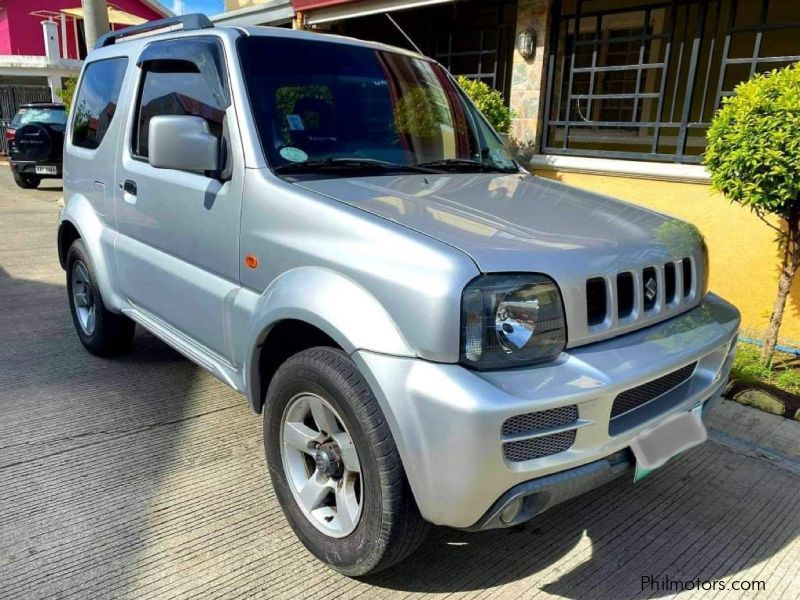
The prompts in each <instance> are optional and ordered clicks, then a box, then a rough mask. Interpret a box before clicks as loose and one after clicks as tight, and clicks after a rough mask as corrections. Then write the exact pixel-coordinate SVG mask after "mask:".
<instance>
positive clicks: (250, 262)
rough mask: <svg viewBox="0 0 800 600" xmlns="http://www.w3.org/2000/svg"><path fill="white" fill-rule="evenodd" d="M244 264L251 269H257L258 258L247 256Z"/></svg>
mask: <svg viewBox="0 0 800 600" xmlns="http://www.w3.org/2000/svg"><path fill="white" fill-rule="evenodd" d="M244 264H245V265H247V266H248V267H249V268H251V269H256V268H258V258H256V257H255V256H253V255H252V254H246V255H245V257H244Z"/></svg>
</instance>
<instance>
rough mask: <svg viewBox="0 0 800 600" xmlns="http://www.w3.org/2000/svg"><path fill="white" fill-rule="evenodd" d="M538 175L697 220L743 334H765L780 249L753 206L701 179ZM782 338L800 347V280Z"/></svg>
mask: <svg viewBox="0 0 800 600" xmlns="http://www.w3.org/2000/svg"><path fill="white" fill-rule="evenodd" d="M536 174H537V175H541V176H543V177H550V178H555V179H559V180H560V181H563V182H564V183H567V184H569V185H574V186H576V187H580V188H584V189H588V190H592V191H594V192H598V193H601V194H606V195H608V196H614V197H616V198H620V199H622V200H627V201H629V202H633V203H636V204H642V205H644V206H648V207H650V208H653V209H655V210H658V211H661V212H664V213H667V214H670V215H674V216H675V217H678V218H681V219H684V220H686V221H689V222H690V223H693V224H694V225H695V226H697V227H698V228H699V229H700V231H701V232H702V233H703V235H704V236H705V239H706V243H707V244H708V249H709V255H710V261H711V277H710V282H709V284H710V288H711V290H712V291H714V292H716V293H717V294H719V295H720V296H723V297H724V298H726V299H727V300H729V301H731V302H733V303H734V304H735V305H736V306H738V307H739V310H740V311H741V312H742V334H743V335H746V336H751V337H758V336H760V335H761V333H763V331H764V329H765V328H766V325H767V323H768V321H769V316H770V314H771V312H772V305H773V302H774V298H775V292H776V290H777V281H778V265H779V254H778V250H777V246H776V244H775V241H774V240H775V232H774V231H773V230H772V229H771V228H769V227H767V226H766V225H765V224H764V223H762V222H761V221H760V220H759V219H758V218H757V217H755V216H754V215H752V214H751V213H750V211H749V210H747V209H746V208H742V207H741V206H738V205H736V204H731V203H730V202H729V201H728V200H726V199H725V198H724V197H722V196H721V195H719V194H717V193H715V192H712V191H711V188H710V187H709V186H707V185H703V184H696V183H676V182H667V181H654V180H648V179H635V178H630V177H610V176H603V175H589V174H583V173H565V172H556V171H544V170H541V171H537V173H536ZM781 338H782V341H783V342H784V343H787V344H790V345H792V346H796V347H797V346H800V281H797V282H795V285H794V287H793V289H792V294H791V297H790V299H789V302H788V304H787V306H786V311H785V312H784V317H783V325H782V327H781Z"/></svg>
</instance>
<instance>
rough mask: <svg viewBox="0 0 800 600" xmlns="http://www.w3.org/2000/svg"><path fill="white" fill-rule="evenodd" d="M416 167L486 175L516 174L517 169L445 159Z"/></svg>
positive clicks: (418, 164)
mask: <svg viewBox="0 0 800 600" xmlns="http://www.w3.org/2000/svg"><path fill="white" fill-rule="evenodd" d="M414 166H415V167H423V168H426V169H443V170H446V171H461V172H474V171H475V170H477V171H479V172H481V173H486V172H489V171H496V172H498V173H515V172H516V169H503V168H501V167H498V166H496V165H492V164H489V163H484V162H481V161H479V160H470V159H468V158H445V159H442V160H432V161H429V162H424V163H417V164H416V165H414Z"/></svg>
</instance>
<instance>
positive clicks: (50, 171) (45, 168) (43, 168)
mask: <svg viewBox="0 0 800 600" xmlns="http://www.w3.org/2000/svg"><path fill="white" fill-rule="evenodd" d="M56 173H57V171H56V168H55V167H54V166H52V165H36V174H37V175H55V174H56Z"/></svg>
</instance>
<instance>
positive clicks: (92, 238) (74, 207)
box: [58, 194, 125, 311]
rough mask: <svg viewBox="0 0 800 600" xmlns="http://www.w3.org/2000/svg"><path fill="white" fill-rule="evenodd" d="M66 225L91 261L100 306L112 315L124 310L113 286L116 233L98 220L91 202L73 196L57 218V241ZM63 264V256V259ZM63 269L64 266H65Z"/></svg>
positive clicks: (123, 303) (122, 300) (80, 196)
mask: <svg viewBox="0 0 800 600" xmlns="http://www.w3.org/2000/svg"><path fill="white" fill-rule="evenodd" d="M65 222H69V223H70V224H71V225H72V226H73V227H74V228H75V229H76V230H77V231H78V234H79V235H80V238H81V239H82V240H83V243H84V245H85V246H86V249H87V250H88V252H89V256H90V258H91V260H92V266H93V267H94V271H95V276H96V278H97V285H98V287H99V288H100V294H101V295H102V296H103V304H104V305H105V306H106V308H108V309H109V310H112V311H119V310H121V309H122V308H123V307H124V306H125V299H124V298H123V297H122V296H120V295H119V294H118V293H117V292H116V291H115V289H116V288H115V286H114V285H113V281H114V279H113V267H114V238H115V236H116V232H114V231H113V230H111V229H109V228H108V227H106V225H105V224H104V223H103V222H102V221H101V220H100V218H99V217H98V215H97V212H96V211H95V209H94V206H93V205H92V203H91V201H90V200H89V199H88V198H86V197H85V196H83V195H80V194H74V195H72V196H70V198H69V199H68V200H67V201H66V202H65V204H64V209H63V210H62V211H61V215H60V217H59V225H58V228H59V229H58V230H59V239H60V236H61V234H62V228H63V227H64V223H65ZM64 262H65V263H66V256H65V257H64ZM64 266H65V267H66V264H65V265H64Z"/></svg>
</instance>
